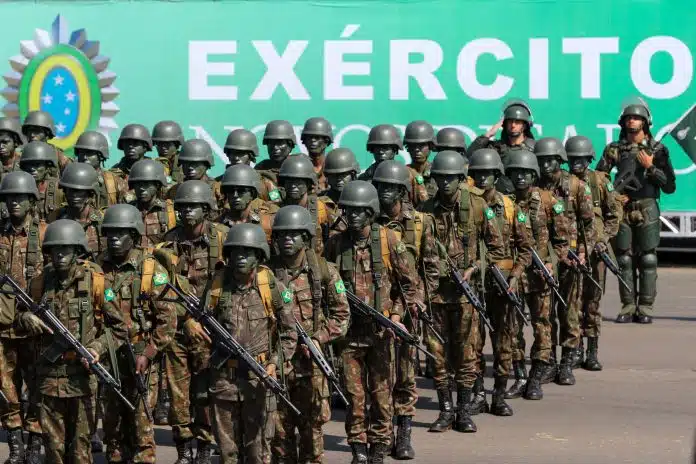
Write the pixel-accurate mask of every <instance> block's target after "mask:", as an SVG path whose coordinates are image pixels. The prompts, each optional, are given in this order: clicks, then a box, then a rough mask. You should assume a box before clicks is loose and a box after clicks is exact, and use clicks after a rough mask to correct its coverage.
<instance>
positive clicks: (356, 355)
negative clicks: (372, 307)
mask: <svg viewBox="0 0 696 464" xmlns="http://www.w3.org/2000/svg"><path fill="white" fill-rule="evenodd" d="M393 346H394V343H393V340H392V339H391V338H389V337H387V336H384V338H378V337H377V336H375V337H374V338H373V339H372V345H371V346H353V345H348V346H346V347H345V348H343V351H342V353H341V355H342V357H343V371H344V373H343V375H344V376H345V383H346V396H347V398H348V402H349V403H350V406H349V407H348V411H347V413H346V435H347V437H348V443H349V444H350V443H370V444H374V443H382V444H384V445H387V446H388V445H389V444H390V442H391V435H392V415H393V413H394V406H393V403H392V388H393V384H394V361H393V359H394V354H393ZM367 395H369V396H370V399H369V404H370V409H369V411H368V409H367V404H368V399H367Z"/></svg>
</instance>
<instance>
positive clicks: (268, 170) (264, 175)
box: [254, 155, 292, 203]
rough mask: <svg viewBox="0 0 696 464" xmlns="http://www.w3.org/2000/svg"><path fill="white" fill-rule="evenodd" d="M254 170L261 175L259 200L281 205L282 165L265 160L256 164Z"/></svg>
mask: <svg viewBox="0 0 696 464" xmlns="http://www.w3.org/2000/svg"><path fill="white" fill-rule="evenodd" d="M290 156H292V155H290ZM281 164H282V163H281ZM254 169H255V170H257V171H259V174H260V175H261V191H260V192H259V198H261V199H262V200H266V201H270V202H271V203H280V202H281V196H280V190H278V173H280V164H277V163H275V162H274V161H273V160H270V159H265V160H263V161H260V162H258V163H256V165H255V166H254Z"/></svg>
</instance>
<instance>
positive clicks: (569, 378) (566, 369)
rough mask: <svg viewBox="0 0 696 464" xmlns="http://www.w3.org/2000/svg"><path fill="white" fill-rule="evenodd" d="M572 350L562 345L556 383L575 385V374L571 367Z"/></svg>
mask: <svg viewBox="0 0 696 464" xmlns="http://www.w3.org/2000/svg"><path fill="white" fill-rule="evenodd" d="M574 351H575V349H574V348H567V347H565V346H564V347H563V353H562V355H561V366H560V368H559V369H558V378H557V379H556V383H557V384H558V385H575V376H574V375H573V369H572V364H573V352H574Z"/></svg>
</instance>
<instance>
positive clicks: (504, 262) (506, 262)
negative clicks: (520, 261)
mask: <svg viewBox="0 0 696 464" xmlns="http://www.w3.org/2000/svg"><path fill="white" fill-rule="evenodd" d="M494 264H495V265H496V266H498V268H499V269H500V270H501V271H511V270H512V267H513V266H514V264H515V262H514V261H513V260H511V259H501V260H500V261H496V262H495V263H494Z"/></svg>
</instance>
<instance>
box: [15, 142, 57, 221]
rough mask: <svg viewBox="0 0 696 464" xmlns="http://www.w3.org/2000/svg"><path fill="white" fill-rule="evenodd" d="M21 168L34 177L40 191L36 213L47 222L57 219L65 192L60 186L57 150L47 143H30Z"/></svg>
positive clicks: (20, 165) (26, 147) (21, 160)
mask: <svg viewBox="0 0 696 464" xmlns="http://www.w3.org/2000/svg"><path fill="white" fill-rule="evenodd" d="M19 168H20V169H21V170H22V171H25V172H28V173H29V174H31V175H32V176H33V177H34V180H35V181H36V187H37V188H38V189H39V201H38V202H37V203H36V212H37V213H38V214H39V217H40V218H41V219H43V220H44V221H46V222H51V221H53V220H54V219H55V215H56V211H57V210H58V207H59V206H60V205H61V204H62V203H63V191H62V190H61V189H60V187H59V186H58V178H57V177H55V175H54V174H52V173H54V172H55V173H57V171H58V170H57V168H58V159H57V158H56V149H55V148H54V147H53V145H49V144H47V143H46V142H29V143H28V144H27V145H26V146H25V147H24V151H23V152H22V157H21V158H20V159H19ZM56 175H57V174H56Z"/></svg>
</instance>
